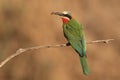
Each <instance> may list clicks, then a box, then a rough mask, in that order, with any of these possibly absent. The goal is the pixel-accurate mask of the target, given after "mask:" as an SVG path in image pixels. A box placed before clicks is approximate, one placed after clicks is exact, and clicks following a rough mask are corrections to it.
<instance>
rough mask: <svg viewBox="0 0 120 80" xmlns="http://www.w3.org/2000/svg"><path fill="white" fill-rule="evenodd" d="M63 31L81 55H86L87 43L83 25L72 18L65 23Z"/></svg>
mask: <svg viewBox="0 0 120 80" xmlns="http://www.w3.org/2000/svg"><path fill="white" fill-rule="evenodd" d="M63 32H64V35H65V37H66V38H67V40H68V42H69V43H70V44H71V46H72V47H73V49H75V51H76V52H78V53H79V55H80V56H84V55H86V43H85V38H84V32H83V28H82V25H81V24H79V23H78V22H77V21H76V20H74V19H71V20H70V21H69V22H68V23H67V24H64V25H63Z"/></svg>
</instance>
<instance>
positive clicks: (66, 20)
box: [62, 17, 70, 24]
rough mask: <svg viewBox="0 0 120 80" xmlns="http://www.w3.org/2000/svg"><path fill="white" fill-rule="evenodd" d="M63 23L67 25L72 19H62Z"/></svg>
mask: <svg viewBox="0 0 120 80" xmlns="http://www.w3.org/2000/svg"><path fill="white" fill-rule="evenodd" d="M62 21H63V23H64V24H65V23H68V22H69V21H70V19H69V18H68V17H62Z"/></svg>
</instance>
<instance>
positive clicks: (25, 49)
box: [0, 39, 114, 68]
mask: <svg viewBox="0 0 120 80" xmlns="http://www.w3.org/2000/svg"><path fill="white" fill-rule="evenodd" d="M112 40H114V39H106V40H95V41H89V42H87V44H94V43H106V44H108V43H109V41H112ZM66 46H70V45H68V44H57V45H44V46H35V47H29V48H24V49H23V48H20V49H18V50H17V51H16V52H15V53H14V54H12V55H11V56H9V57H7V58H6V59H5V60H4V61H2V62H1V63H0V68H2V67H3V66H4V65H5V64H6V63H7V62H8V61H10V60H11V59H12V58H14V57H16V56H18V55H20V54H22V53H24V52H26V51H30V50H38V49H41V48H57V47H66Z"/></svg>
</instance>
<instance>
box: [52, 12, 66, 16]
mask: <svg viewBox="0 0 120 80" xmlns="http://www.w3.org/2000/svg"><path fill="white" fill-rule="evenodd" d="M51 15H59V16H64V14H63V13H61V12H52V13H51Z"/></svg>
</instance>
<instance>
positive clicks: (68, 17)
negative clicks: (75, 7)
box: [51, 11, 72, 23]
mask: <svg viewBox="0 0 120 80" xmlns="http://www.w3.org/2000/svg"><path fill="white" fill-rule="evenodd" d="M51 14H52V15H58V16H61V18H62V21H63V23H67V22H69V21H70V20H71V19H72V16H71V14H70V12H67V11H64V12H52V13H51Z"/></svg>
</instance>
